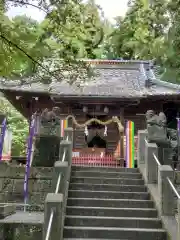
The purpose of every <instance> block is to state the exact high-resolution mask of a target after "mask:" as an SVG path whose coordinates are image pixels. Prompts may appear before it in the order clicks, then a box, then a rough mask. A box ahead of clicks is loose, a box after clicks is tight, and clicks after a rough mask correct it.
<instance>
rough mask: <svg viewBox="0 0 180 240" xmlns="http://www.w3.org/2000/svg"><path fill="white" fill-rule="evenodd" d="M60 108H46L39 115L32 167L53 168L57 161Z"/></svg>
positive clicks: (59, 139)
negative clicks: (38, 128) (38, 127)
mask: <svg viewBox="0 0 180 240" xmlns="http://www.w3.org/2000/svg"><path fill="white" fill-rule="evenodd" d="M59 115H60V108H58V107H54V108H53V109H52V110H48V109H47V108H46V109H45V110H44V111H43V112H42V113H41V117H40V130H39V134H38V136H37V137H36V139H35V153H34V157H33V164H32V165H33V166H36V167H53V165H54V162H55V161H57V160H58V157H59V148H60V141H61V132H60V130H61V126H60V116H59Z"/></svg>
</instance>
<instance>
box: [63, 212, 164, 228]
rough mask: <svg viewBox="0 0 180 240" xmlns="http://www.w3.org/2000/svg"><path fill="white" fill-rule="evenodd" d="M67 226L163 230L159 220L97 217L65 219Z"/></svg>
mask: <svg viewBox="0 0 180 240" xmlns="http://www.w3.org/2000/svg"><path fill="white" fill-rule="evenodd" d="M65 225H66V226H78V227H79V226H87V227H102V226H103V227H117V228H118V227H119V228H151V229H153V228H155V229H157V228H162V223H161V221H160V219H158V218H135V217H130V218H128V217H104V216H103V217H100V216H98V217H95V216H86V215H85V216H71V215H67V216H66V218H65Z"/></svg>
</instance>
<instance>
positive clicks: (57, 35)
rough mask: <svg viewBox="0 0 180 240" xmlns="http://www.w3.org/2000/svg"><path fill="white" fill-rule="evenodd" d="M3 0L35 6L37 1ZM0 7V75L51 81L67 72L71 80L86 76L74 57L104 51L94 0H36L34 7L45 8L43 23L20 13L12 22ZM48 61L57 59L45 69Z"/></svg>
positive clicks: (100, 18)
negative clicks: (48, 1)
mask: <svg viewBox="0 0 180 240" xmlns="http://www.w3.org/2000/svg"><path fill="white" fill-rule="evenodd" d="M5 2H6V3H11V5H19V6H22V5H31V6H32V5H33V6H34V5H35V2H36V1H28V0H21V1H19V0H17V1H12V0H6V1H5ZM0 6H1V9H2V10H0V48H1V49H0V53H1V55H2V57H1V58H0V76H5V77H7V78H10V77H11V78H12V77H14V78H17V79H19V78H25V77H29V76H31V77H32V76H36V78H33V79H31V80H32V81H36V82H37V81H38V82H39V81H41V82H43V83H51V82H52V80H56V81H62V80H63V79H66V78H67V72H68V76H69V78H72V79H71V81H70V82H74V81H75V80H83V79H85V78H86V77H89V76H90V75H91V74H90V72H91V71H90V67H89V66H87V64H85V63H82V61H79V60H77V59H79V58H96V57H97V56H98V57H100V58H101V55H103V54H102V51H103V48H102V46H101V43H102V41H103V38H104V22H105V20H104V18H103V14H102V11H101V9H100V8H99V7H98V6H97V5H96V4H95V2H94V0H89V1H87V2H86V3H84V1H81V0H67V1H63V0H61V1H60V0H59V1H50V4H49V5H48V4H46V3H45V1H39V4H38V6H36V7H38V8H39V9H41V10H43V11H44V12H46V17H45V20H44V21H43V22H42V23H38V22H36V21H34V20H32V19H29V18H27V17H25V16H18V17H16V18H14V19H13V20H12V21H11V20H10V19H9V18H8V17H6V16H5V10H4V5H2V4H1V5H0ZM6 7H8V5H6ZM47 59H56V61H55V63H54V62H53V67H49V66H48V67H47V64H46V63H47ZM51 62H52V60H51ZM48 63H49V62H48ZM72 69H73V71H72Z"/></svg>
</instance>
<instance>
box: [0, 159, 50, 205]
mask: <svg viewBox="0 0 180 240" xmlns="http://www.w3.org/2000/svg"><path fill="white" fill-rule="evenodd" d="M24 175H25V167H24V166H14V165H7V164H5V163H3V162H2V163H0V203H3V202H14V203H15V202H16V203H18V202H19V203H23V202H24V196H23V185H24ZM52 175H53V168H48V167H39V168H38V167H31V171H30V175H29V181H28V192H29V198H28V203H29V204H31V205H42V204H43V205H44V200H45V197H46V195H47V193H48V192H51V187H52Z"/></svg>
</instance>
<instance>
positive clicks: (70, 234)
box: [64, 226, 167, 240]
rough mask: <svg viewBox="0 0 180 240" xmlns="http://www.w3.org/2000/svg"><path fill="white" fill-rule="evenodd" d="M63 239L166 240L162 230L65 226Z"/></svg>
mask: <svg viewBox="0 0 180 240" xmlns="http://www.w3.org/2000/svg"><path fill="white" fill-rule="evenodd" d="M64 238H94V239H98V238H105V239H119V238H121V239H126V240H127V239H128V240H141V239H142V240H143V239H146V240H152V239H154V240H167V235H166V232H165V231H164V230H163V229H146V228H145V229H144V228H106V227H77V226H75V227H72V226H65V227H64Z"/></svg>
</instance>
